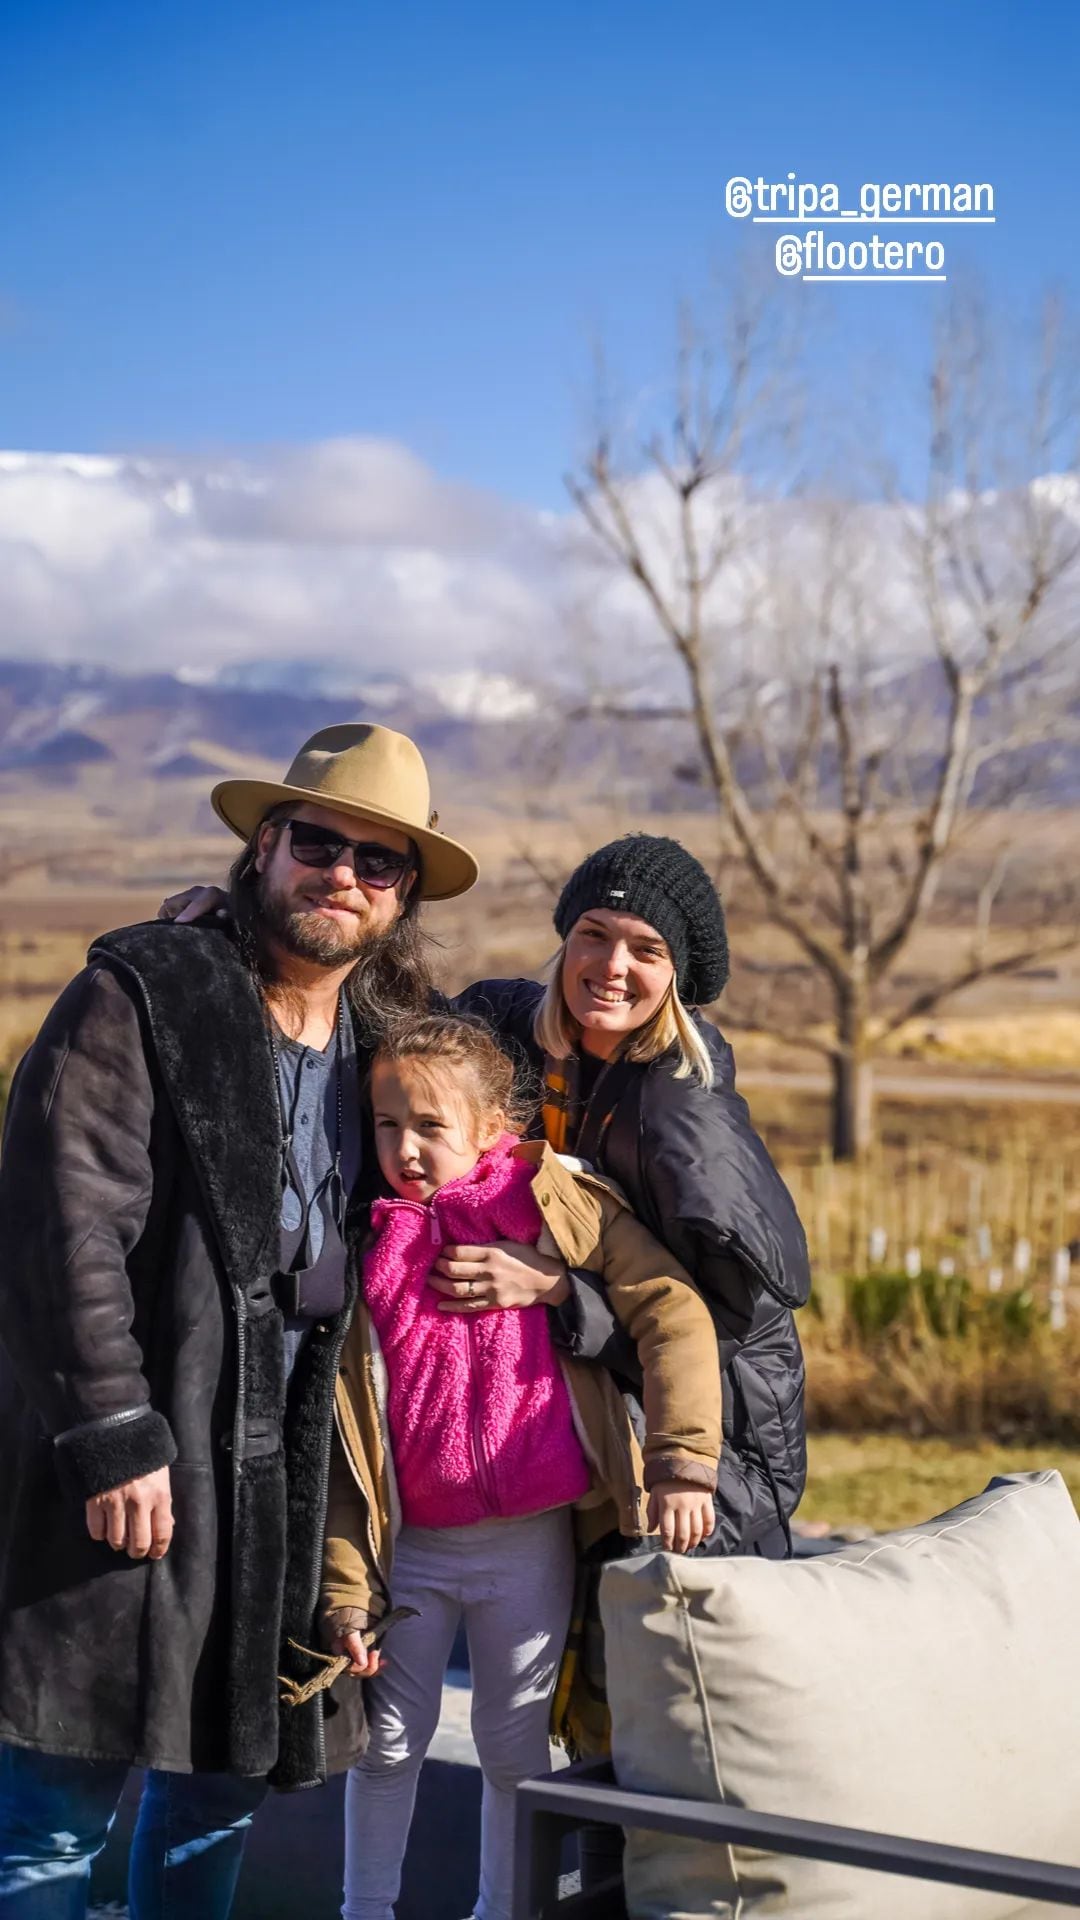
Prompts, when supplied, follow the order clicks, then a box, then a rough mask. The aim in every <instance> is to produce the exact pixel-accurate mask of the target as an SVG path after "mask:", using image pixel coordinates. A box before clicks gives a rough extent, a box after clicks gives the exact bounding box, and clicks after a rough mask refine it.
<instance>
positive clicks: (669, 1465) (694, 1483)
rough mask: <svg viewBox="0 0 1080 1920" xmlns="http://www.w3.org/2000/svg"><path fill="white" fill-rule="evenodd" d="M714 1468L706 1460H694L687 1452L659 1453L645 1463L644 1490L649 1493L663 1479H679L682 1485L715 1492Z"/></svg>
mask: <svg viewBox="0 0 1080 1920" xmlns="http://www.w3.org/2000/svg"><path fill="white" fill-rule="evenodd" d="M716 1471H717V1470H716V1468H715V1467H713V1466H710V1465H709V1462H708V1461H707V1460H695V1459H694V1458H693V1456H692V1455H691V1454H688V1453H660V1454H657V1455H656V1456H655V1458H653V1459H651V1460H647V1461H646V1463H645V1491H646V1493H651V1492H652V1490H653V1488H654V1487H656V1486H660V1485H661V1484H662V1483H663V1482H664V1481H665V1480H679V1481H681V1482H682V1484H683V1486H684V1487H701V1488H703V1489H704V1491H705V1492H706V1493H715V1492H716Z"/></svg>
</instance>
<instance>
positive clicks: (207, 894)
mask: <svg viewBox="0 0 1080 1920" xmlns="http://www.w3.org/2000/svg"><path fill="white" fill-rule="evenodd" d="M228 911H229V896H228V894H227V893H223V892H222V890H221V888H220V887H208V886H196V887H185V888H184V891H183V893H170V895H169V897H168V899H167V900H163V901H162V903H161V905H160V907H159V908H158V910H157V917H158V919H159V920H175V921H176V922H177V924H178V925H179V926H186V925H187V923H188V922H189V921H191V920H201V919H202V918H203V916H204V914H208V913H212V914H213V915H214V918H215V919H217V920H224V919H225V917H226V915H227V914H228Z"/></svg>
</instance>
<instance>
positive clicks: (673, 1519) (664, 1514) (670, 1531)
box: [648, 1480, 716, 1553]
mask: <svg viewBox="0 0 1080 1920" xmlns="http://www.w3.org/2000/svg"><path fill="white" fill-rule="evenodd" d="M648 1525H649V1532H650V1533H658V1534H659V1535H660V1539H661V1541H662V1542H663V1546H664V1550H665V1552H667V1553H690V1552H691V1551H692V1550H693V1548H694V1547H699V1546H700V1545H701V1542H702V1541H703V1540H707V1539H708V1537H709V1535H710V1533H711V1532H712V1530H713V1528H714V1527H715V1525H716V1510H715V1508H714V1507H713V1497H712V1494H711V1493H706V1492H705V1490H704V1488H702V1487H688V1486H686V1485H685V1483H684V1482H683V1481H681V1480H661V1481H660V1483H659V1484H658V1485H657V1486H655V1487H654V1488H653V1490H652V1492H651V1493H650V1495H649V1520H648Z"/></svg>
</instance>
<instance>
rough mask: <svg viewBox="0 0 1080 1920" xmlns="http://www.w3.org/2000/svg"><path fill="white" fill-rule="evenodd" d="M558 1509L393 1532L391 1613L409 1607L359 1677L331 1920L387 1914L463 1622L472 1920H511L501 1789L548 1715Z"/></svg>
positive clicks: (544, 1762)
mask: <svg viewBox="0 0 1080 1920" xmlns="http://www.w3.org/2000/svg"><path fill="white" fill-rule="evenodd" d="M573 1584H574V1550H573V1540H572V1536H571V1526H570V1511H569V1508H567V1507H560V1508H557V1509H555V1510H554V1511H552V1512H550V1513H541V1514H534V1515H530V1516H529V1518H527V1519H524V1520H485V1521H482V1522H481V1523H480V1524H479V1525H478V1526H475V1527H442V1528H434V1527H432V1528H421V1527H406V1528H404V1529H403V1530H402V1532H401V1534H400V1535H399V1537H398V1540H397V1543H396V1545H395V1548H394V1571H393V1580H392V1587H393V1596H392V1604H393V1605H394V1606H395V1607H401V1606H406V1607H416V1608H417V1609H418V1610H419V1611H418V1618H417V1619H415V1620H403V1621H402V1622H401V1624H400V1625H399V1626H396V1627H394V1628H393V1629H392V1630H391V1631H390V1633H388V1634H387V1637H386V1640H385V1642H384V1651H385V1655H386V1662H387V1664H386V1666H385V1668H384V1669H383V1671H382V1672H381V1673H379V1674H378V1675H377V1676H376V1677H375V1679H374V1680H372V1681H369V1682H367V1683H366V1685H367V1703H368V1718H369V1727H370V1742H369V1745H368V1750H367V1753H366V1754H365V1755H364V1758H363V1760H361V1761H360V1763H359V1765H358V1766H355V1767H353V1768H352V1770H351V1772H350V1774H349V1779H348V1784H347V1787H346V1794H345V1902H344V1905H343V1907H342V1909H341V1911H342V1915H343V1917H344V1920H392V1916H393V1911H394V1901H395V1900H396V1899H397V1895H398V1889H399V1887H400V1884H401V1863H402V1860H403V1859H404V1856H405V1843H406V1840H407V1839H408V1834H409V1824H410V1821H411V1820H412V1812H413V1804H414V1802H415V1799H416V1784H417V1779H418V1776H419V1773H420V1765H421V1762H422V1761H423V1758H424V1755H425V1753H426V1752H427V1750H428V1746H429V1745H430V1743H431V1739H432V1736H433V1734H434V1732H435V1728H436V1726H437V1725H438V1720H439V1708H440V1705H441V1701H442V1683H443V1676H444V1674H445V1672H446V1666H447V1662H448V1660H449V1657H450V1649H451V1647H452V1646H453V1642H454V1635H455V1633H456V1632H457V1629H458V1625H459V1623H460V1622H461V1620H462V1618H464V1621H465V1631H466V1634H467V1635H468V1642H469V1665H470V1667H471V1669H472V1684H473V1702H472V1729H473V1737H474V1739H475V1741H476V1749H477V1752H478V1754H479V1756H480V1765H481V1767H482V1769H483V1775H484V1794H483V1806H482V1812H481V1837H480V1892H479V1896H478V1898H477V1902H476V1916H477V1920H510V1914H511V1899H512V1888H513V1840H514V1788H515V1786H516V1785H517V1783H518V1781H519V1780H524V1779H527V1778H528V1776H529V1775H530V1774H535V1773H546V1772H547V1771H548V1767H549V1764H550V1761H549V1751H548V1732H547V1730H548V1712H549V1708H550V1703H551V1696H552V1693H553V1691H554V1687H555V1681H556V1678H557V1675H558V1671H559V1662H560V1660H561V1658H562V1651H563V1646H564V1644H565V1640H566V1632H567V1628H568V1626H569V1624H570V1606H571V1601H572V1598H573Z"/></svg>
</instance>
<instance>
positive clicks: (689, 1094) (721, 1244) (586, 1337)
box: [454, 980, 810, 1554]
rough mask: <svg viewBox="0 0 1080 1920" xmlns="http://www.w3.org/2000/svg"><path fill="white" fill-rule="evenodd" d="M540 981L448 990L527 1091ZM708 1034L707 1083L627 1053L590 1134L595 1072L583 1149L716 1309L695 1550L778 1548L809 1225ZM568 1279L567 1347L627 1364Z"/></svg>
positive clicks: (595, 1299) (799, 1382) (792, 1488)
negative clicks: (501, 1049) (717, 1423)
mask: <svg viewBox="0 0 1080 1920" xmlns="http://www.w3.org/2000/svg"><path fill="white" fill-rule="evenodd" d="M542 993H543V989H542V988H541V987H540V986H538V985H537V983H536V982H535V981H533V980H482V981H479V982H478V983H477V984H476V985H475V986H472V987H469V988H467V989H466V991H465V992H464V993H463V994H460V995H459V996H458V997H457V999H456V1000H455V1001H454V1006H455V1008H456V1009H457V1011H459V1012H462V1013H469V1014H472V1015H474V1016H477V1017H479V1018H482V1019H483V1020H485V1021H486V1022H487V1023H488V1024H489V1025H490V1026H491V1027H492V1028H493V1030H494V1031H495V1032H496V1034H497V1035H498V1036H499V1037H500V1038H501V1039H502V1040H503V1041H504V1042H506V1043H508V1044H509V1049H510V1051H511V1052H512V1053H513V1054H514V1056H515V1058H516V1059H517V1061H518V1063H519V1065H520V1066H521V1067H522V1068H523V1070H525V1071H527V1072H528V1074H529V1075H530V1076H531V1078H532V1082H533V1090H534V1091H535V1090H536V1089H537V1087H538V1083H539V1077H540V1076H541V1074H542V1070H543V1059H542V1056H541V1053H540V1050H539V1048H538V1047H537V1045H536V1042H535V1040H534V1038H533V1019H534V1016H535V1013H536V1008H537V1004H538V1002H539V1000H540V998H541V997H542ZM702 1032H703V1034H704V1035H705V1038H706V1039H707V1041H708V1044H709V1047H710V1051H711V1052H712V1055H713V1063H714V1067H715V1071H716V1079H715V1081H714V1084H713V1086H712V1087H711V1088H708V1089H706V1088H704V1087H702V1086H699V1085H696V1084H694V1083H693V1082H690V1081H687V1080H677V1079H676V1078H675V1076H674V1074H673V1072H672V1070H671V1063H670V1060H666V1059H661V1060H656V1061H653V1062H651V1063H650V1064H649V1065H647V1066H633V1067H628V1066H625V1065H620V1067H619V1068H618V1075H619V1078H618V1082H617V1086H618V1096H617V1101H616V1104H615V1107H614V1111H613V1112H612V1113H611V1118H610V1121H609V1123H608V1125H607V1126H606V1128H604V1129H603V1131H602V1132H601V1133H600V1134H599V1137H598V1138H591V1137H590V1126H589V1120H590V1119H591V1118H592V1108H596V1107H597V1106H599V1107H600V1108H601V1109H606V1108H607V1106H608V1100H607V1099H606V1098H605V1096H604V1093H603V1091H602V1089H603V1085H604V1080H603V1079H602V1080H601V1081H599V1082H598V1083H597V1088H596V1092H595V1094H594V1098H593V1102H592V1108H591V1109H590V1114H589V1116H588V1117H587V1119H586V1123H585V1127H584V1129H583V1132H582V1137H581V1139H580V1141H579V1143H578V1151H579V1152H581V1153H582V1154H583V1156H584V1157H585V1158H587V1159H590V1160H591V1161H592V1162H593V1164H594V1165H595V1166H596V1167H597V1168H598V1170H599V1171H600V1172H602V1173H605V1174H607V1175H609V1177H610V1178H611V1179H613V1180H615V1181H617V1182H618V1184H619V1186H620V1187H621V1188H622V1190H623V1192H624V1193H625V1194H626V1196H627V1198H628V1200H629V1201H630V1204H631V1206H632V1207H633V1209H634V1211H635V1213H636V1214H637V1215H638V1217H639V1219H641V1220H643V1221H644V1222H645V1224H646V1226H648V1227H649V1229H650V1230H651V1232H652V1233H654V1234H655V1235H656V1237H657V1239H658V1240H660V1241H662V1242H663V1244H664V1245H665V1246H667V1247H668V1248H669V1249H670V1251H671V1252H672V1253H673V1254H674V1255H675V1257H676V1259H678V1260H680V1261H681V1262H682V1264H683V1266H685V1267H686V1268H687V1269H688V1271H689V1272H690V1273H691V1274H693V1276H694V1278H695V1280H696V1281H697V1283H698V1286H699V1287H700V1288H701V1290H702V1292H703V1293H704V1294H705V1296H706V1298H707V1299H708V1302H709V1305H710V1307H711V1309H712V1313H713V1318H714V1320H715V1321H716V1328H717V1337H718V1339H719V1342H720V1353H721V1360H722V1364H723V1367H724V1450H723V1456H722V1458H721V1462H720V1478H719V1484H718V1487H717V1493H716V1509H717V1511H716V1530H715V1532H714V1533H713V1535H712V1537H711V1539H710V1540H709V1541H708V1542H707V1543H706V1544H705V1546H704V1547H703V1548H702V1549H700V1551H702V1552H708V1553H747V1552H753V1551H755V1550H756V1551H759V1552H760V1551H764V1552H766V1553H770V1554H775V1553H777V1552H783V1551H784V1534H785V1532H786V1528H787V1522H788V1521H789V1520H790V1518H791V1515H792V1514H793V1513H794V1511H795V1508H796V1506H797V1505H798V1503H799V1500H800V1498H801V1496H802V1491H803V1485H804V1483H805V1479H806V1424H805V1415H804V1407H803V1389H804V1372H803V1358H802V1349H801V1347H800V1345H799V1336H798V1333H797V1332H796V1329H795V1321H794V1317H793V1312H792V1310H793V1308H795V1307H801V1306H804V1305H805V1303H806V1300H807V1297H808V1295H809V1292H810V1268H809V1261H808V1257H807V1250H806V1238H805V1235H804V1234H803V1230H802V1227H801V1225H800V1223H799V1217H798V1214H797V1213H796V1211H795V1207H794V1204H793V1202H792V1199H791V1195H790V1194H789V1193H788V1190H787V1188H786V1187H785V1185H784V1183H783V1181H782V1180H781V1178H780V1175H779V1174H778V1173H777V1171H776V1168H775V1167H774V1166H773V1163H772V1161H771V1160H770V1158H769V1155H768V1153H767V1152H766V1150H765V1147H764V1146H763V1144H762V1142H761V1141H760V1140H759V1138H758V1136H757V1134H756V1133H755V1132H754V1129H753V1127H752V1125H751V1123H750V1116H749V1111H748V1109H747V1105H746V1102H745V1100H743V1099H742V1097H741V1095H739V1094H737V1093H736V1091H735V1060H734V1056H733V1054H732V1051H731V1048H730V1047H729V1045H728V1043H727V1041H726V1040H724V1039H723V1037H722V1036H721V1035H720V1034H718V1033H717V1032H716V1030H715V1028H713V1027H710V1026H708V1025H707V1024H706V1023H704V1022H703V1023H702ZM613 1071H614V1070H613ZM572 1286H573V1293H572V1298H571V1302H569V1303H568V1310H563V1311H561V1312H560V1315H559V1321H560V1324H561V1337H562V1338H563V1339H564V1341H565V1344H566V1345H567V1346H568V1347H569V1348H570V1349H571V1351H572V1352H574V1353H575V1354H576V1355H577V1356H578V1357H580V1358H582V1359H591V1360H599V1361H601V1362H603V1363H604V1364H606V1365H609V1366H611V1367H612V1368H613V1369H614V1370H615V1371H617V1372H619V1373H622V1374H630V1373H632V1371H633V1368H634V1365H635V1362H634V1361H633V1359H632V1358H629V1357H628V1355H627V1351H626V1348H627V1345H628V1343H627V1342H626V1341H625V1338H624V1336H622V1335H621V1334H620V1331H619V1330H618V1328H617V1327H616V1324H615V1322H614V1317H613V1315H612V1313H611V1310H610V1308H609V1307H608V1306H607V1303H606V1301H605V1299H604V1296H603V1293H602V1290H601V1289H600V1287H599V1283H598V1282H595V1281H594V1283H593V1284H592V1285H591V1286H590V1285H589V1282H588V1276H579V1275H575V1276H572ZM631 1352H632V1350H631Z"/></svg>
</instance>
